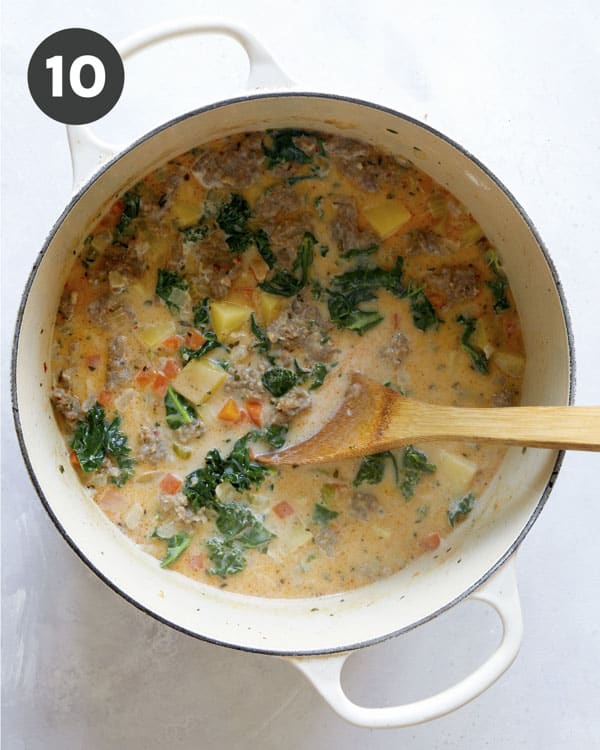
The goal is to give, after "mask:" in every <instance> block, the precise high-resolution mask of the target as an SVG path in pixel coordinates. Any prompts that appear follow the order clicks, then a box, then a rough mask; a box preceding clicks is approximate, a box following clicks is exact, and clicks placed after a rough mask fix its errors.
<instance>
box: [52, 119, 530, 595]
mask: <svg viewBox="0 0 600 750" xmlns="http://www.w3.org/2000/svg"><path fill="white" fill-rule="evenodd" d="M76 254H77V256H78V259H77V261H76V262H75V264H74V266H73V268H72V270H71V272H70V275H69V277H68V280H67V282H66V285H65V289H64V292H63V295H62V298H61V302H60V305H59V310H58V314H57V318H56V323H55V330H54V339H53V353H52V375H53V386H54V387H53V390H52V402H53V405H54V407H55V412H56V414H57V418H58V420H59V423H60V426H61V429H62V430H63V433H64V435H65V440H66V443H67V445H68V446H69V450H70V454H69V455H70V460H71V463H72V465H73V466H74V467H75V469H76V471H77V472H78V473H79V475H80V477H81V481H82V482H83V484H84V485H85V487H86V488H88V490H89V494H90V501H92V502H95V503H97V504H98V506H99V507H100V508H101V509H102V511H103V512H104V513H105V514H106V515H107V516H108V518H109V519H110V520H111V521H112V522H114V523H115V524H117V525H118V527H119V528H120V529H121V530H122V531H123V532H124V533H125V534H127V536H128V537H130V538H131V539H132V540H133V541H134V542H136V543H137V544H139V545H141V546H142V548H143V549H144V550H145V551H147V552H148V553H149V554H151V555H153V556H154V557H156V558H157V561H158V562H157V565H158V564H160V565H161V566H162V567H164V568H168V569H172V570H177V571H179V572H180V573H183V574H185V575H187V576H190V577H192V578H194V579H196V580H198V581H201V582H202V583H207V584H211V585H216V586H221V587H226V588H227V590H230V591H237V592H243V593H247V594H252V595H257V596H277V597H280V596H281V597H290V596H317V595H322V594H328V593H333V592H339V591H343V590H345V589H349V588H354V587H357V586H362V585H366V584H368V583H370V582H372V581H374V580H376V579H378V578H381V577H383V576H388V575H391V574H393V573H395V572H397V571H398V570H400V569H402V568H403V567H404V566H405V565H406V564H407V563H408V562H409V561H411V560H413V559H414V558H416V557H417V556H419V555H422V554H438V553H439V552H440V551H443V550H444V549H445V548H447V547H448V545H449V543H448V541H447V538H448V537H449V535H450V534H451V533H452V530H453V528H454V527H455V526H456V525H457V524H460V523H463V522H464V521H465V519H467V518H468V517H469V514H470V513H471V512H472V511H473V509H474V508H475V507H476V506H477V504H478V503H480V502H481V496H482V494H483V493H484V490H485V488H486V486H487V485H488V483H489V482H490V480H491V478H492V477H493V476H494V474H495V472H496V471H497V469H498V466H499V464H500V462H501V460H502V457H503V455H504V449H503V448H502V447H498V446H490V445H481V444H458V443H445V444H441V443H436V444H424V445H418V446H417V445H411V446H408V447H406V448H403V449H400V450H397V451H386V452H385V453H381V454H376V455H374V456H369V457H365V458H363V459H356V460H348V461H343V462H339V463H338V464H336V465H332V464H323V465H322V466H319V467H288V466H285V467H281V468H279V469H277V470H276V471H275V470H273V469H268V468H267V467H265V466H263V465H261V464H260V463H259V462H258V461H257V460H256V456H257V455H258V454H260V453H261V452H266V451H270V450H273V449H274V448H279V447H281V446H283V445H284V444H292V443H294V442H298V441H300V440H302V439H305V438H306V437H308V436H310V435H311V434H314V432H316V431H317V430H318V429H319V428H320V426H321V425H322V424H323V423H324V422H325V421H326V420H327V419H328V418H330V417H331V416H333V414H334V413H335V411H336V410H337V408H338V406H339V404H340V402H341V400H342V399H343V395H344V393H345V391H346V388H347V386H348V383H349V378H350V375H351V373H352V372H354V371H359V372H362V373H364V374H365V375H368V376H369V377H371V378H373V379H375V380H378V381H379V382H381V383H385V384H387V385H388V386H389V387H390V388H394V389H396V390H398V391H399V392H401V393H405V394H407V395H411V396H413V397H415V398H419V399H422V400H424V401H429V402H432V403H439V404H453V405H458V406H498V407H501V406H506V405H512V404H515V403H518V401H519V398H520V389H521V379H522V374H523V370H524V365H525V354H524V350H523V342H522V338H521V333H520V326H519V318H518V313H517V310H516V309H515V305H514V300H513V298H512V295H511V292H510V288H509V285H508V280H507V278H506V275H505V273H504V271H503V269H502V264H501V259H500V258H499V257H498V254H497V252H496V250H495V249H494V248H493V247H492V246H491V244H490V243H489V241H488V240H487V239H486V237H485V236H484V233H483V231H482V229H481V227H480V226H479V225H478V224H477V222H476V221H475V219H474V218H473V217H472V216H471V215H470V213H469V211H468V209H466V208H465V207H464V206H463V205H461V204H460V203H459V202H458V201H457V200H456V199H455V198H454V197H453V196H452V195H450V194H449V193H448V191H446V190H445V189H444V188H442V187H441V186H440V185H438V184H436V183H435V182H434V181H433V180H432V179H431V178H430V177H429V176H427V175H426V174H425V173H423V172H422V171H420V170H419V169H417V168H416V167H415V166H414V165H413V164H412V163H411V162H409V161H406V160H403V159H401V158H399V157H395V156H392V155H390V154H387V153H384V152H381V151H379V150H377V149H375V148H374V147H373V146H370V145H367V144H364V143H361V142H358V141H355V140H351V139H347V138H342V137H339V136H334V135H329V134H326V133H318V132H313V131H301V130H289V129H284V130H275V131H266V132H252V133H244V134H240V135H236V136H232V137H229V138H226V139H222V140H219V141H215V142H213V143H209V144H205V145H202V146H200V147H198V148H194V149H192V150H191V151H189V152H187V153H185V154H182V155H181V156H179V157H178V158H176V159H173V160H171V161H170V162H168V163H166V164H164V165H163V166H161V167H160V168H159V169H157V170H155V171H154V172H152V173H151V174H149V175H147V176H146V177H145V178H144V179H142V180H141V181H140V182H139V183H137V184H136V185H133V186H131V187H130V188H129V189H128V190H127V191H125V192H124V193H123V194H122V195H121V196H120V197H119V198H118V199H117V200H116V201H115V202H114V203H113V205H112V206H111V207H110V209H109V210H108V211H107V213H106V214H105V215H104V216H103V217H102V218H101V219H100V220H99V221H98V223H97V224H96V225H95V226H94V227H93V228H92V230H91V232H90V234H89V235H88V236H87V237H86V238H85V240H84V241H83V243H82V245H81V247H80V248H77V249H76Z"/></svg>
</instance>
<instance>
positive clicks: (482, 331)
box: [471, 315, 498, 359]
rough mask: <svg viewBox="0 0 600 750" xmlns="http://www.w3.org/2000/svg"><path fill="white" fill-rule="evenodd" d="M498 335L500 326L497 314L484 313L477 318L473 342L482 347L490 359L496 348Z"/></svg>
mask: <svg viewBox="0 0 600 750" xmlns="http://www.w3.org/2000/svg"><path fill="white" fill-rule="evenodd" d="M497 335H498V328H497V325H496V321H495V316H494V317H492V316H491V315H484V316H482V317H481V318H478V319H477V325H476V327H475V331H474V332H473V335H472V336H471V343H473V344H474V345H475V346H477V347H479V348H480V349H482V350H483V351H484V352H485V356H486V357H487V358H488V359H489V358H490V357H491V356H492V354H493V353H494V351H495V350H496V347H495V345H494V341H495V340H496V339H497Z"/></svg>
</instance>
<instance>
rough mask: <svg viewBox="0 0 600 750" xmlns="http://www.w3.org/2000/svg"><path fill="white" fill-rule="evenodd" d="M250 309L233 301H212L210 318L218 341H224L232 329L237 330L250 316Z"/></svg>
mask: <svg viewBox="0 0 600 750" xmlns="http://www.w3.org/2000/svg"><path fill="white" fill-rule="evenodd" d="M251 313H252V310H251V309H250V308H249V307H246V306H244V305H237V304H234V303H233V302H213V303H212V304H211V306H210V319H211V321H212V324H213V328H214V331H215V333H216V334H217V338H218V339H219V341H224V340H225V339H226V338H227V336H229V334H230V333H232V332H233V331H237V330H238V329H239V328H241V327H242V326H243V325H244V323H245V322H246V321H247V320H248V318H249V317H250V314H251Z"/></svg>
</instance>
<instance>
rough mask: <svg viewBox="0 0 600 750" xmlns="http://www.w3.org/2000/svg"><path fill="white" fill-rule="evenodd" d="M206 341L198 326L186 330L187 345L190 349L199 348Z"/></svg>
mask: <svg viewBox="0 0 600 750" xmlns="http://www.w3.org/2000/svg"><path fill="white" fill-rule="evenodd" d="M205 341H206V339H205V338H204V336H203V335H202V333H201V332H200V331H199V330H198V329H197V328H188V330H187V331H186V332H185V345H186V346H188V347H189V348H190V349H199V348H200V347H201V346H202V344H203V343H204V342H205Z"/></svg>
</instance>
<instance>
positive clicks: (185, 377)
mask: <svg viewBox="0 0 600 750" xmlns="http://www.w3.org/2000/svg"><path fill="white" fill-rule="evenodd" d="M226 377H227V375H226V373H225V372H224V371H223V369H222V368H221V367H219V365H216V364H215V363H214V362H211V361H210V360H209V359H193V360H192V361H191V362H189V363H188V364H187V365H186V366H185V367H184V368H183V370H181V372H180V373H179V374H178V375H177V377H176V378H175V379H174V380H172V381H171V385H172V386H173V388H174V389H175V390H176V391H177V392H178V393H181V394H182V395H183V396H185V397H186V398H187V399H189V400H190V401H191V402H192V403H193V404H197V405H198V404H202V403H204V401H206V400H207V399H209V398H210V397H211V396H212V395H213V394H214V393H215V391H217V390H218V389H219V387H220V386H221V385H222V383H223V381H224V380H225V378H226Z"/></svg>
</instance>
